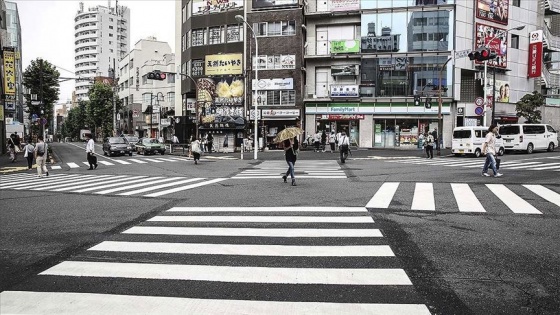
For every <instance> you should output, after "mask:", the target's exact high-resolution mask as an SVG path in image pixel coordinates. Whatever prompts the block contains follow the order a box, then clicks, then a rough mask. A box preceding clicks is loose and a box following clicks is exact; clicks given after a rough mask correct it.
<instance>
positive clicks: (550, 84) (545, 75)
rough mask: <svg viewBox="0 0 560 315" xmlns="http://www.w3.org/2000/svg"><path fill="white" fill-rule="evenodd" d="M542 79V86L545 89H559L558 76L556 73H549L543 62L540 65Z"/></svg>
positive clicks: (559, 76)
mask: <svg viewBox="0 0 560 315" xmlns="http://www.w3.org/2000/svg"><path fill="white" fill-rule="evenodd" d="M542 79H543V80H544V85H545V86H546V87H547V88H558V87H560V75H559V74H556V73H550V71H548V69H547V68H546V66H545V64H544V62H543V64H542Z"/></svg>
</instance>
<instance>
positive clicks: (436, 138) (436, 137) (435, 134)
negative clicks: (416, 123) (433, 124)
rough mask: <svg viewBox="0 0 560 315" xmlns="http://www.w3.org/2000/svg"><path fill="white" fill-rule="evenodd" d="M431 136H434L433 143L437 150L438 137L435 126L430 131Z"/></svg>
mask: <svg viewBox="0 0 560 315" xmlns="http://www.w3.org/2000/svg"><path fill="white" fill-rule="evenodd" d="M432 136H433V137H434V144H435V147H436V150H438V149H439V138H438V131H437V128H434V131H432Z"/></svg>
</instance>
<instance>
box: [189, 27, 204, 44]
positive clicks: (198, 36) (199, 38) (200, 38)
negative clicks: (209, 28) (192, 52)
mask: <svg viewBox="0 0 560 315" xmlns="http://www.w3.org/2000/svg"><path fill="white" fill-rule="evenodd" d="M205 43H206V29H197V30H192V45H193V46H202V45H204V44H205Z"/></svg>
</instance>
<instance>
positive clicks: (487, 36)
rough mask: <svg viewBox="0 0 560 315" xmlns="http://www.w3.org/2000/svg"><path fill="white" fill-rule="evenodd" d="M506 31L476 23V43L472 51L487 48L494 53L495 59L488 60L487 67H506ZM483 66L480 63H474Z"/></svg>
mask: <svg viewBox="0 0 560 315" xmlns="http://www.w3.org/2000/svg"><path fill="white" fill-rule="evenodd" d="M507 38H508V37H507V30H506V29H503V28H498V27H494V26H490V25H486V24H482V23H476V42H475V47H474V49H478V48H480V47H488V48H490V50H493V51H495V52H496V54H497V57H496V59H491V60H488V66H491V67H498V68H506V67H507V46H508V42H507ZM476 63H477V64H483V63H484V62H482V61H476Z"/></svg>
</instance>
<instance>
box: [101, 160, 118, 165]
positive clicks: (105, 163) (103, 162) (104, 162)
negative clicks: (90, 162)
mask: <svg viewBox="0 0 560 315" xmlns="http://www.w3.org/2000/svg"><path fill="white" fill-rule="evenodd" d="M97 163H101V164H103V165H115V164H113V163H111V162H107V161H103V160H99V161H98V162H97Z"/></svg>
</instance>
